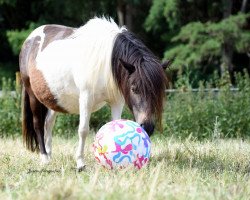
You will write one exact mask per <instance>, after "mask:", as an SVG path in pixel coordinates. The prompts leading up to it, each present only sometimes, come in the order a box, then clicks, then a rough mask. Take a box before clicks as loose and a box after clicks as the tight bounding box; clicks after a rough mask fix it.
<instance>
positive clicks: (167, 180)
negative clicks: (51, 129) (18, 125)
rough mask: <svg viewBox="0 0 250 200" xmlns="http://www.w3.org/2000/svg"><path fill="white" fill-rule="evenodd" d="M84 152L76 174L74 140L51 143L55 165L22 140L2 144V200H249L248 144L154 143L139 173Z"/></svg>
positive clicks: (160, 139)
mask: <svg viewBox="0 0 250 200" xmlns="http://www.w3.org/2000/svg"><path fill="white" fill-rule="evenodd" d="M93 138H94V135H93V134H90V135H89V137H88V141H87V146H86V147H87V148H86V157H85V158H86V162H87V167H86V169H85V171H83V172H81V173H77V172H76V170H75V161H74V151H75V148H76V145H77V138H76V137H75V138H72V139H69V140H67V139H63V138H59V137H55V138H54V140H53V151H54V154H53V160H52V162H51V163H50V164H49V165H47V166H41V165H40V164H39V156H38V155H37V154H32V153H30V152H28V151H27V150H25V149H24V147H23V145H22V141H21V139H20V138H17V139H14V140H13V139H2V140H1V141H0V166H1V168H0V199H25V200H26V199H42V200H44V199H108V200H110V199H111V200H112V199H209V200H210V199H249V196H250V168H249V161H250V141H241V140H217V139H216V140H213V141H211V140H210V141H203V142H198V141H190V140H185V141H179V140H177V139H173V138H165V137H163V136H161V135H156V136H154V137H153V138H152V144H153V147H152V156H151V160H150V164H149V165H148V166H147V167H145V168H143V169H142V170H140V171H136V170H113V171H111V170H106V169H103V168H101V167H99V166H98V165H97V163H96V162H95V160H94V158H93V154H92V153H91V144H92V141H93Z"/></svg>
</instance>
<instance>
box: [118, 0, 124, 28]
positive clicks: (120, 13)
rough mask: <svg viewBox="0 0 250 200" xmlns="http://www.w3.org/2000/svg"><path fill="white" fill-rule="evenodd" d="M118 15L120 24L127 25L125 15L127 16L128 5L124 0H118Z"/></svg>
mask: <svg viewBox="0 0 250 200" xmlns="http://www.w3.org/2000/svg"><path fill="white" fill-rule="evenodd" d="M116 10H117V16H118V23H119V26H124V25H125V16H126V5H125V3H124V2H123V0H118V1H117V8H116Z"/></svg>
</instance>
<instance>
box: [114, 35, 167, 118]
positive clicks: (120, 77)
mask: <svg viewBox="0 0 250 200" xmlns="http://www.w3.org/2000/svg"><path fill="white" fill-rule="evenodd" d="M120 59H121V60H123V61H125V62H127V63H129V64H131V65H133V66H134V67H135V68H136V72H137V75H138V83H137V84H138V89H139V90H140V93H141V94H142V95H143V96H144V97H145V98H147V100H148V101H150V104H149V105H151V108H150V111H151V112H152V113H150V114H154V115H155V118H156V120H157V121H158V123H161V115H162V111H163V100H164V96H165V87H166V77H165V74H164V70H163V68H162V66H161V63H160V60H159V59H158V58H157V57H156V56H154V54H153V53H152V52H151V51H150V50H149V49H148V48H147V47H146V46H145V45H144V44H143V43H142V42H141V41H140V40H139V39H137V38H136V36H135V35H133V34H132V33H131V32H129V31H127V30H123V31H122V32H121V33H119V34H118V35H117V37H116V40H115V43H114V47H113V52H112V61H111V63H112V74H113V78H114V80H115V82H116V83H117V85H118V88H119V89H120V91H121V93H122V94H123V96H124V98H125V101H126V102H127V99H126V95H125V88H126V85H125V84H126V81H124V80H128V78H129V77H128V76H129V74H128V73H126V71H125V69H124V68H123V67H122V66H121V62H120ZM127 103H128V102H127Z"/></svg>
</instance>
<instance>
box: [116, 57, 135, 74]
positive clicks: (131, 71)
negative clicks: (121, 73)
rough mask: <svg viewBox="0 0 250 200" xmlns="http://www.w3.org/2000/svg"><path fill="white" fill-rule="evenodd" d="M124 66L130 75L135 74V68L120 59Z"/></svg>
mask: <svg viewBox="0 0 250 200" xmlns="http://www.w3.org/2000/svg"><path fill="white" fill-rule="evenodd" d="M119 60H120V62H121V64H122V66H123V67H124V68H125V69H126V70H127V71H128V73H129V75H131V74H133V73H134V72H135V66H133V65H131V64H129V63H127V62H125V61H123V60H122V59H119Z"/></svg>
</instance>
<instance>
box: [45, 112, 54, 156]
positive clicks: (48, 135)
mask: <svg viewBox="0 0 250 200" xmlns="http://www.w3.org/2000/svg"><path fill="white" fill-rule="evenodd" d="M56 116H57V113H56V112H55V111H53V110H48V113H47V116H46V119H45V124H44V139H45V148H46V152H47V154H48V159H51V153H52V129H53V126H54V124H55V121H56Z"/></svg>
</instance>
